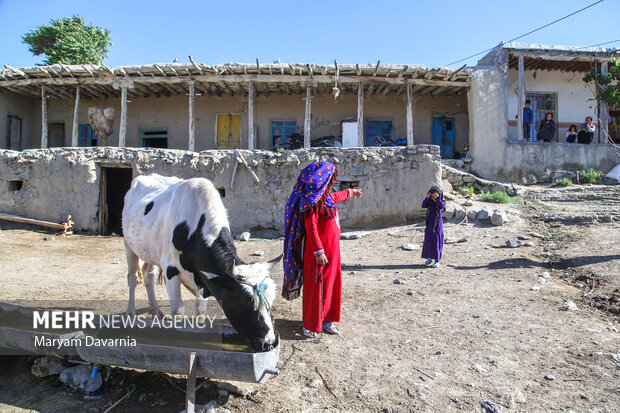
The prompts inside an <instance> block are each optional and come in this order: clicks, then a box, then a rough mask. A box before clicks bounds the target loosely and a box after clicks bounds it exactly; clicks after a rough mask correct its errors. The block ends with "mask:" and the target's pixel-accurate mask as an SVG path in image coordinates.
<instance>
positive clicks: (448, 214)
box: [443, 206, 455, 220]
mask: <svg viewBox="0 0 620 413" xmlns="http://www.w3.org/2000/svg"><path fill="white" fill-rule="evenodd" d="M454 210H455V208H454V206H448V207H446V210H445V211H443V219H444V220H446V219H452V218H454Z"/></svg>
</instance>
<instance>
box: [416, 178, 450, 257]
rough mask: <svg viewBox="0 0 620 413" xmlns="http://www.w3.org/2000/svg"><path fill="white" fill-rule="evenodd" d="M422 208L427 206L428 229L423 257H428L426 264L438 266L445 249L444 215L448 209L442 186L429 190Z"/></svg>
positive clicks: (425, 233) (423, 247) (425, 232)
mask: <svg viewBox="0 0 620 413" xmlns="http://www.w3.org/2000/svg"><path fill="white" fill-rule="evenodd" d="M422 208H426V230H425V231H424V245H423V246H422V258H426V265H430V266H431V267H433V268H437V267H439V260H441V251H442V249H443V220H442V215H443V211H444V210H445V209H446V201H445V200H444V198H443V191H442V190H441V188H439V187H437V186H433V187H431V189H429V190H428V193H427V194H426V198H425V199H424V201H423V202H422Z"/></svg>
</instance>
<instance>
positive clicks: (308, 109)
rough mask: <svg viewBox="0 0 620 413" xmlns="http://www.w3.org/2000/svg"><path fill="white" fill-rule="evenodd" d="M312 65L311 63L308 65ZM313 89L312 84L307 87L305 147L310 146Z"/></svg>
mask: <svg viewBox="0 0 620 413" xmlns="http://www.w3.org/2000/svg"><path fill="white" fill-rule="evenodd" d="M308 67H310V65H308ZM311 105H312V91H311V89H310V86H307V87H306V112H305V115H304V148H309V147H310V133H311V128H310V121H311V116H312V106H311Z"/></svg>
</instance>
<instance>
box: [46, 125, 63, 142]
mask: <svg viewBox="0 0 620 413" xmlns="http://www.w3.org/2000/svg"><path fill="white" fill-rule="evenodd" d="M47 136H48V138H47V147H48V148H61V147H63V146H65V124H64V123H50V124H49V132H48V135H47Z"/></svg>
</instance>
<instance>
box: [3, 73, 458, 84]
mask: <svg viewBox="0 0 620 413" xmlns="http://www.w3.org/2000/svg"><path fill="white" fill-rule="evenodd" d="M193 79H194V80H197V81H200V82H203V83H217V82H221V81H226V82H231V83H235V82H241V83H247V82H249V81H252V82H254V83H270V82H286V83H288V82H291V83H293V82H319V83H332V82H333V80H334V78H333V76H323V75H313V76H302V75H225V76H213V75H197V76H194V77H193ZM119 80H121V79H119V78H86V77H85V78H67V77H65V78H52V79H49V78H36V79H35V78H31V79H18V80H0V87H6V86H25V85H49V86H60V85H77V84H78V83H79V84H86V85H90V84H96V85H112V84H114V83H118V82H119ZM129 80H131V81H132V82H135V83H162V84H164V83H165V84H178V83H184V82H186V81H187V79H183V78H178V77H166V78H161V77H153V76H132V77H130V78H129ZM369 81H370V78H369V77H368V76H343V75H340V78H339V79H338V82H339V83H353V84H357V83H359V82H367V83H368V82H369ZM372 81H373V82H375V83H389V84H392V85H403V84H405V83H411V84H420V85H435V86H455V87H467V86H469V82H468V81H447V80H439V79H424V78H422V79H405V78H403V77H400V78H399V77H389V78H385V77H381V78H380V79H373V80H372Z"/></svg>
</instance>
